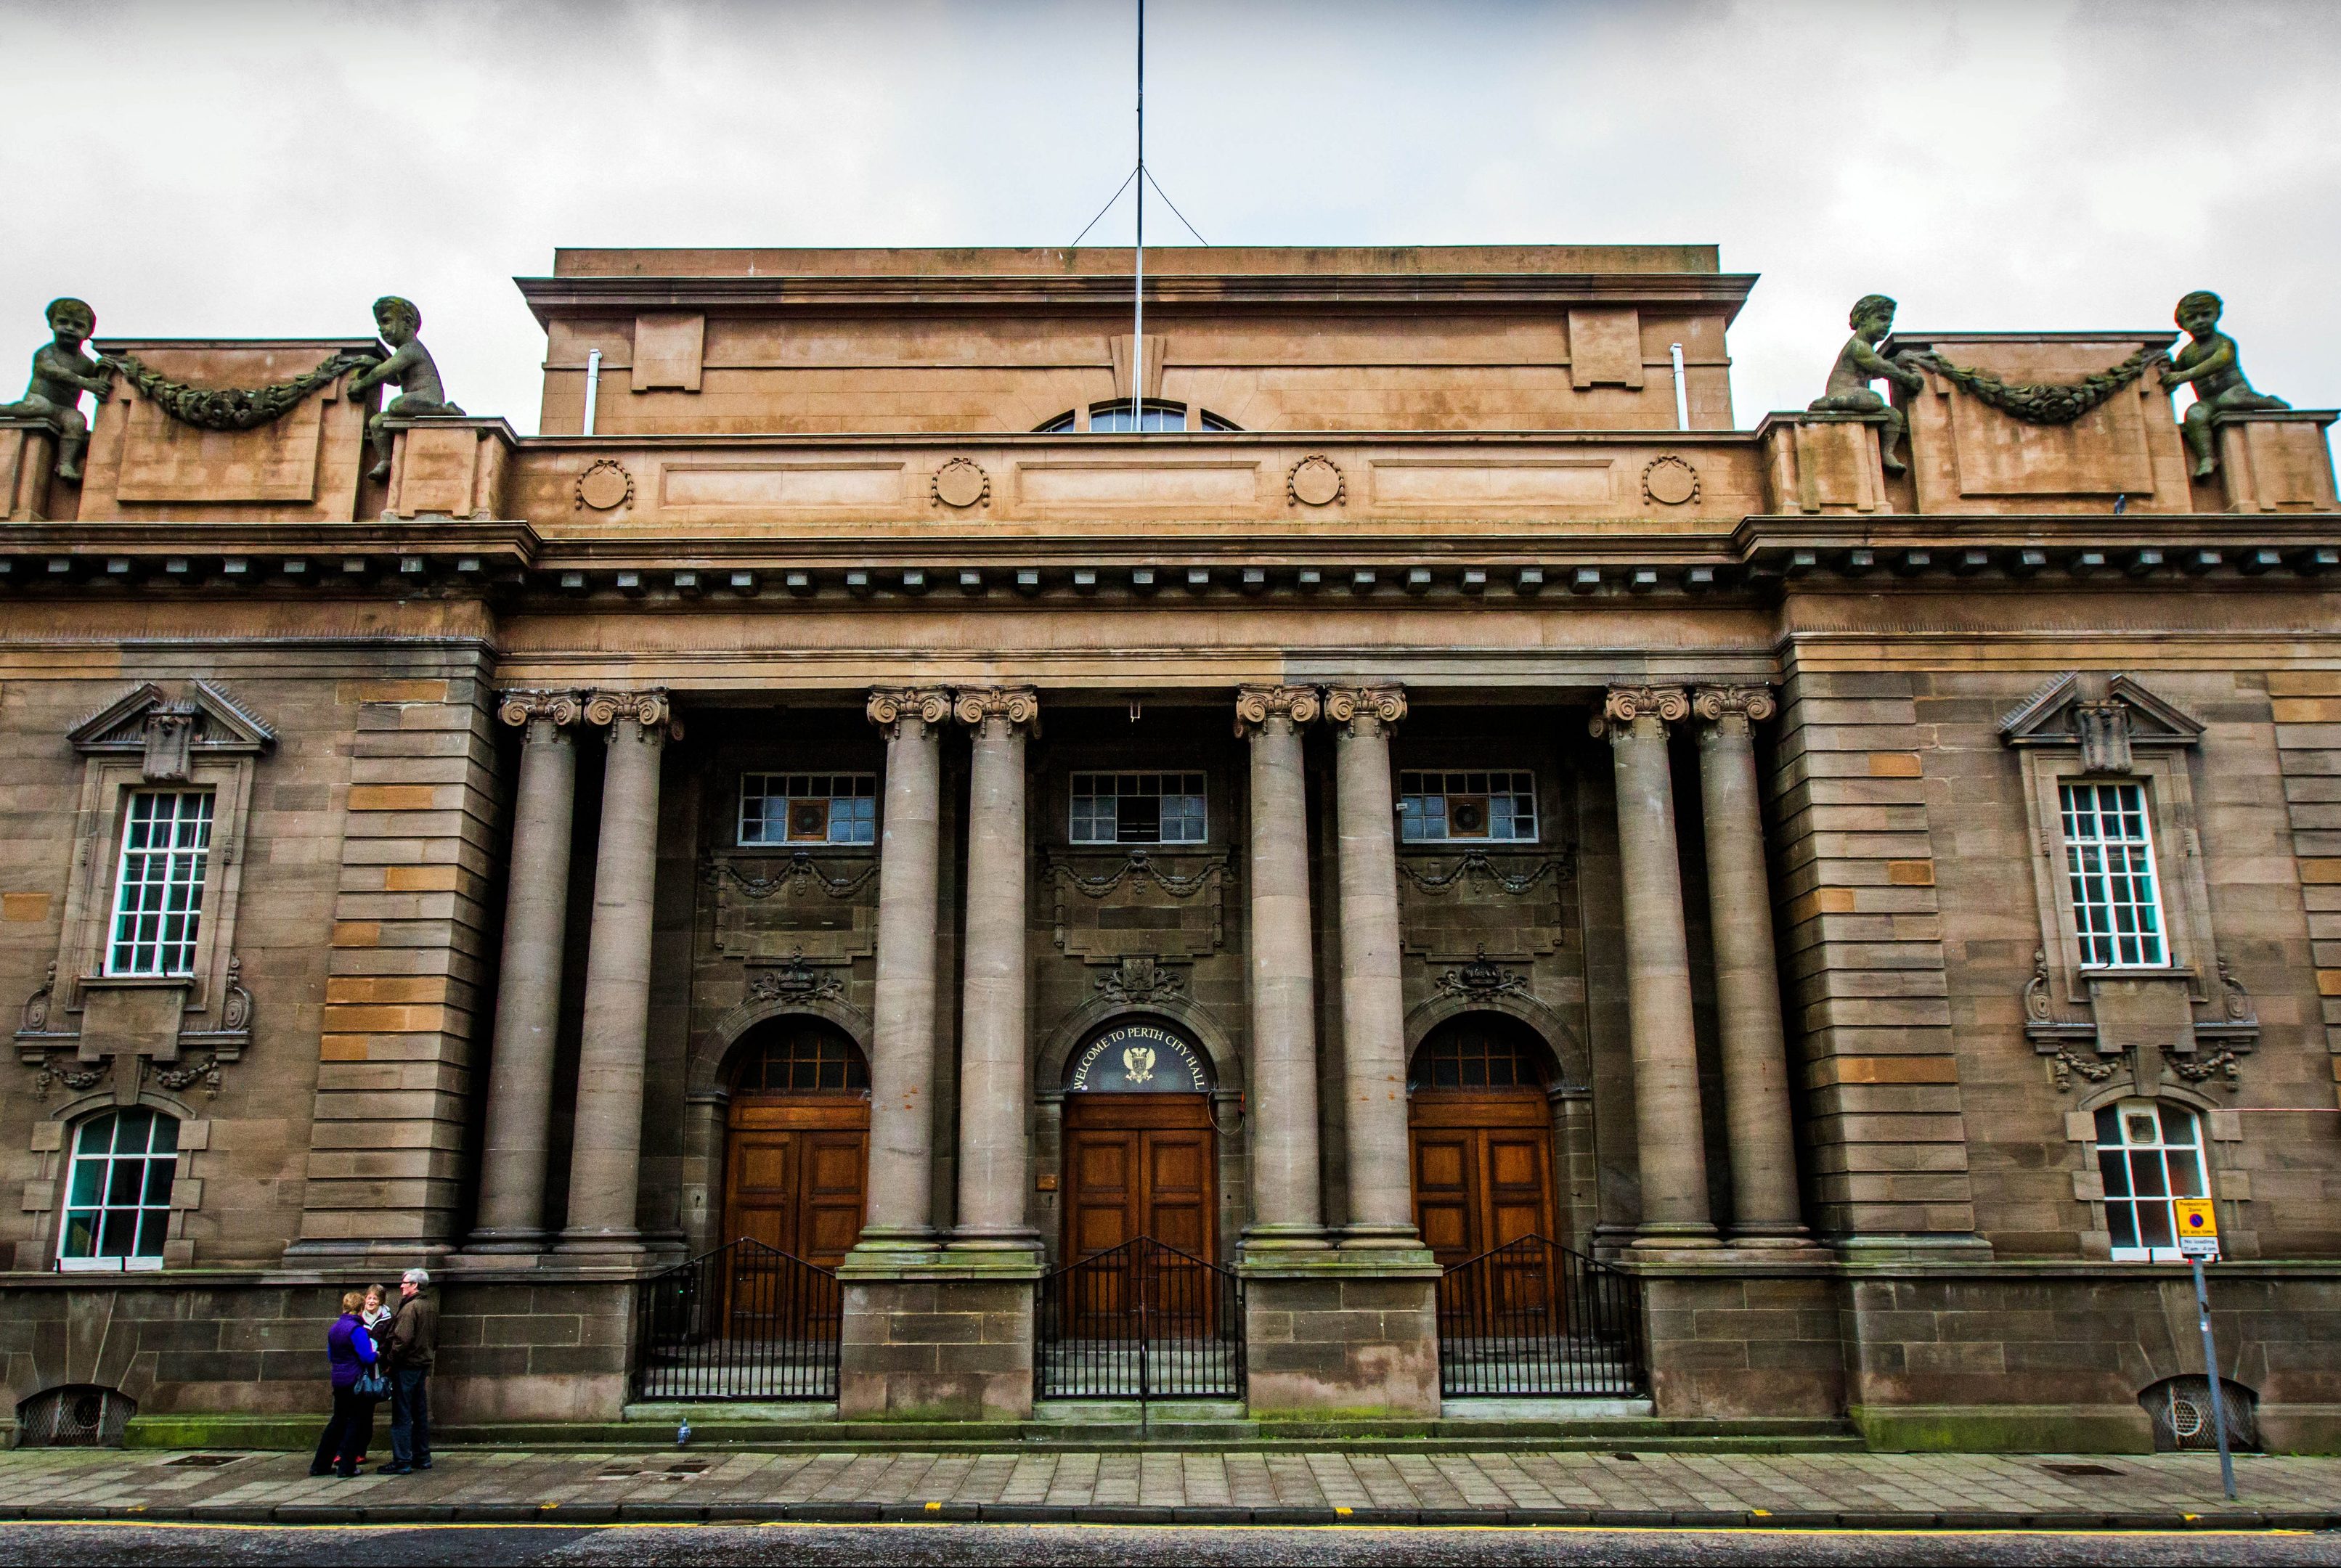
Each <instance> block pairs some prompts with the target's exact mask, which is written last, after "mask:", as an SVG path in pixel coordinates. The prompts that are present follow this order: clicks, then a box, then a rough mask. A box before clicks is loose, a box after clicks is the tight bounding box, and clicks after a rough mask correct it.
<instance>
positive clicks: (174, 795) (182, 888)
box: [105, 789, 212, 975]
mask: <svg viewBox="0 0 2341 1568" xmlns="http://www.w3.org/2000/svg"><path fill="white" fill-rule="evenodd" d="M211 849H212V795H211V791H210V790H208V789H140V790H136V791H134V792H133V793H132V794H131V795H130V797H129V799H128V801H127V803H126V804H125V808H124V810H123V818H122V858H121V860H120V862H119V863H118V865H117V866H116V868H115V878H114V921H113V924H112V927H111V928H110V932H109V938H108V940H107V942H106V948H105V972H106V973H107V974H109V975H192V974H194V971H195V934H196V929H195V928H196V926H197V925H198V923H199V922H200V921H201V919H202V918H203V909H204V876H205V875H206V873H207V872H208V870H209V868H210V865H211Z"/></svg>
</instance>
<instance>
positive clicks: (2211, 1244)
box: [2171, 1197, 2236, 1503]
mask: <svg viewBox="0 0 2341 1568" xmlns="http://www.w3.org/2000/svg"><path fill="white" fill-rule="evenodd" d="M2171 1206H2172V1207H2173V1209H2175V1210H2176V1211H2177V1221H2178V1251H2179V1254H2180V1255H2182V1256H2183V1257H2185V1258H2186V1259H2187V1262H2188V1263H2190V1264H2192V1265H2194V1267H2195V1321H2196V1322H2197V1324H2199V1325H2202V1329H2203V1370H2204V1372H2205V1374H2207V1377H2208V1378H2209V1381H2210V1384H2211V1427H2212V1430H2213V1432H2214V1433H2216V1434H2217V1436H2218V1439H2219V1484H2221V1485H2222V1486H2223V1487H2225V1488H2226V1493H2227V1501H2228V1502H2230V1503H2233V1502H2234V1501H2235V1500H2236V1456H2235V1454H2233V1453H2232V1452H2230V1451H2229V1449H2228V1447H2227V1399H2226V1393H2225V1391H2223V1390H2222V1389H2221V1388H2220V1386H2219V1384H2220V1381H2221V1380H2220V1377H2219V1346H2218V1344H2217V1342H2216V1340H2214V1339H2213V1338H2212V1337H2211V1288H2210V1286H2209V1285H2207V1284H2206V1283H2205V1281H2204V1278H2203V1261H2204V1259H2206V1258H2211V1259H2216V1258H2217V1257H2218V1255H2219V1216H2218V1215H2217V1213H2216V1211H2214V1209H2213V1208H2212V1206H2211V1200H2210V1199H2209V1198H2207V1197H2182V1198H2177V1199H2174V1200H2172V1205H2171Z"/></svg>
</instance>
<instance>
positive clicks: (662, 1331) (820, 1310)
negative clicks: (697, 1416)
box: [633, 1237, 843, 1400]
mask: <svg viewBox="0 0 2341 1568" xmlns="http://www.w3.org/2000/svg"><path fill="white" fill-rule="evenodd" d="M842 1306H843V1296H842V1292H841V1290H840V1288H839V1285H838V1283H837V1275H835V1274H833V1273H832V1272H831V1271H830V1270H828V1269H825V1268H822V1266H820V1265H818V1264H811V1263H807V1262H805V1261H804V1259H802V1258H801V1257H795V1256H792V1255H790V1254H788V1253H785V1252H782V1251H780V1250H779V1249H778V1248H775V1247H769V1246H766V1245H764V1244H763V1243H762V1242H760V1241H752V1240H749V1239H747V1238H745V1237H742V1239H741V1240H739V1241H735V1242H732V1243H731V1244H729V1245H724V1246H720V1247H717V1248H716V1249H715V1250H714V1251H713V1252H711V1253H707V1254H705V1255H702V1256H699V1257H695V1258H692V1260H691V1261H690V1262H689V1263H685V1264H680V1265H676V1266H675V1267H673V1268H671V1269H668V1270H666V1271H665V1272H664V1273H662V1274H656V1275H652V1276H651V1277H650V1278H648V1279H646V1280H643V1282H642V1283H641V1284H640V1285H636V1286H635V1287H634V1365H633V1395H634V1397H635V1398H636V1399H771V1400H781V1399H835V1398H836V1397H837V1339H838V1328H839V1325H840V1320H841V1318H842Z"/></svg>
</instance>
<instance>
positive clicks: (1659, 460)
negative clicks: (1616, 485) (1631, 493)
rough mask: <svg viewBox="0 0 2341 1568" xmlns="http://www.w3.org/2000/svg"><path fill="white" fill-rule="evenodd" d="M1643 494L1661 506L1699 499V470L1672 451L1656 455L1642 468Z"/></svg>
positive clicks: (1681, 503)
mask: <svg viewBox="0 0 2341 1568" xmlns="http://www.w3.org/2000/svg"><path fill="white" fill-rule="evenodd" d="M1642 495H1643V497H1644V498H1645V499H1646V500H1649V501H1656V502H1658V503H1659V505H1660V506H1681V505H1683V504H1684V503H1685V502H1687V501H1697V500H1698V470H1697V469H1695V468H1693V467H1691V465H1690V464H1689V463H1688V462H1686V461H1683V460H1682V459H1681V458H1679V457H1677V456H1675V455H1674V454H1673V453H1672V452H1669V453H1667V454H1666V455H1665V456H1663V457H1654V458H1652V459H1651V460H1650V461H1649V462H1648V463H1647V464H1645V465H1644V466H1643V469H1642Z"/></svg>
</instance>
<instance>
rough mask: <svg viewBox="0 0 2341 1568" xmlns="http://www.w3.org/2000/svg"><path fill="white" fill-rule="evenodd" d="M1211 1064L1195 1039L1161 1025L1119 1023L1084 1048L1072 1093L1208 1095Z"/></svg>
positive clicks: (1076, 1060)
mask: <svg viewBox="0 0 2341 1568" xmlns="http://www.w3.org/2000/svg"><path fill="white" fill-rule="evenodd" d="M1210 1088H1211V1074H1210V1068H1209V1067H1206V1066H1204V1064H1203V1058H1202V1055H1201V1053H1200V1052H1199V1051H1198V1050H1197V1049H1196V1048H1195V1045H1194V1042H1192V1041H1191V1040H1189V1039H1187V1038H1185V1037H1182V1036H1180V1035H1175V1034H1173V1033H1171V1032H1170V1030H1169V1029H1166V1028H1164V1027H1162V1026H1161V1025H1160V1024H1116V1025H1114V1026H1113V1027H1111V1028H1110V1029H1107V1030H1106V1031H1105V1032H1104V1033H1103V1034H1101V1035H1100V1036H1098V1037H1097V1038H1095V1039H1093V1040H1091V1042H1090V1043H1089V1044H1088V1045H1086V1046H1084V1047H1081V1051H1080V1052H1079V1053H1078V1054H1077V1055H1075V1056H1074V1057H1073V1063H1072V1069H1071V1071H1070V1072H1068V1073H1067V1074H1066V1075H1065V1090H1066V1092H1067V1093H1068V1094H1077V1095H1079V1094H1108V1095H1183V1094H1198V1095H1200V1094H1209V1093H1210Z"/></svg>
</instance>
